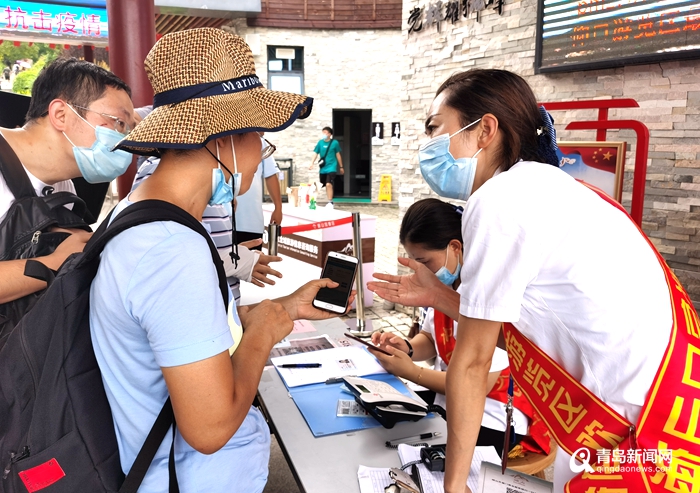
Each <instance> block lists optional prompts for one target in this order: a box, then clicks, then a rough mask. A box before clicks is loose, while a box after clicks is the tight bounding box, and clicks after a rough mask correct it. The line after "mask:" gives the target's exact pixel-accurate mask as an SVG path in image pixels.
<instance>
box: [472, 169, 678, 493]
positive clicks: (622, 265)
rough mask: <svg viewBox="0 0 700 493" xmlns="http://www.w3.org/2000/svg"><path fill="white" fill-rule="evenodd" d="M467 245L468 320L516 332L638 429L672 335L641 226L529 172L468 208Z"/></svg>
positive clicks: (570, 184)
mask: <svg viewBox="0 0 700 493" xmlns="http://www.w3.org/2000/svg"><path fill="white" fill-rule="evenodd" d="M462 236H463V240H464V262H463V267H462V272H461V280H462V284H461V286H460V288H459V293H460V296H461V301H460V313H461V314H462V315H464V316H467V317H472V318H479V319H484V320H493V321H499V322H512V323H513V325H515V327H516V328H517V329H518V330H520V331H521V332H522V333H523V335H525V336H526V337H528V338H529V339H530V340H532V341H533V342H534V343H535V344H536V345H537V346H538V347H539V348H541V349H542V350H543V351H544V352H545V353H547V354H548V355H549V356H550V357H551V358H552V359H554V360H555V361H556V362H557V363H559V364H560V365H561V366H562V367H563V368H564V369H566V370H567V371H568V372H569V373H570V374H571V375H572V376H573V377H574V378H576V379H577V380H578V381H579V382H581V383H582V384H583V385H584V386H585V387H586V388H588V389H589V390H590V391H591V392H593V393H594V394H596V395H597V396H598V397H600V398H601V399H602V400H603V401H605V402H606V403H607V404H608V405H610V406H611V407H612V408H613V409H615V410H616V411H617V412H619V413H620V414H622V415H623V416H625V417H626V418H627V419H628V420H630V421H631V422H636V420H637V418H638V416H639V413H640V410H641V407H642V406H643V404H644V400H645V398H646V394H647V391H648V390H649V388H650V386H651V384H652V382H653V379H654V376H655V374H656V371H657V369H658V367H659V364H660V362H661V359H662V357H663V354H664V352H665V350H666V347H667V345H668V342H669V337H670V331H671V325H672V314H671V305H670V298H669V291H668V287H667V284H666V281H665V277H664V273H663V270H662V268H661V266H660V264H659V261H658V259H657V258H656V256H655V254H654V252H653V251H652V249H651V248H650V247H649V245H648V243H647V241H646V240H645V238H644V237H643V236H642V235H641V234H640V232H639V230H638V229H637V227H636V225H635V224H634V223H633V222H632V221H631V220H630V219H629V218H628V217H627V216H626V215H625V214H623V213H622V212H621V211H619V210H617V209H616V208H615V207H613V206H612V205H610V204H608V203H607V202H606V201H604V200H603V199H602V198H600V197H599V196H598V195H597V194H596V193H595V192H593V191H592V190H590V189H588V188H587V187H585V186H583V185H582V184H580V183H578V182H576V181H575V180H574V179H573V178H571V177H570V176H569V175H567V174H566V173H564V172H563V171H561V170H559V169H557V168H555V167H553V166H550V165H547V164H542V163H535V162H522V161H521V162H519V163H517V164H515V165H514V166H513V167H512V168H511V169H510V170H508V171H507V172H504V173H500V174H498V175H497V176H494V177H493V178H492V179H490V180H489V181H487V182H486V183H485V184H484V185H483V186H482V187H481V188H479V189H478V190H477V191H476V192H475V193H474V194H473V195H472V196H471V197H470V198H469V200H468V201H467V203H466V207H465V210H464V214H463V216H462ZM562 452H563V451H561V450H560V453H561V455H565V454H563V453H562ZM567 457H568V456H567ZM555 479H556V475H555ZM562 485H563V483H562ZM555 489H557V484H556V483H555Z"/></svg>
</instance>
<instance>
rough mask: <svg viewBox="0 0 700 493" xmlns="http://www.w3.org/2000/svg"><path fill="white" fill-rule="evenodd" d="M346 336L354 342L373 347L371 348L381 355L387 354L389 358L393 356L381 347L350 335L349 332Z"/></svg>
mask: <svg viewBox="0 0 700 493" xmlns="http://www.w3.org/2000/svg"><path fill="white" fill-rule="evenodd" d="M345 336H346V337H349V338H350V339H352V340H353V341H357V342H361V343H362V344H364V345H365V346H367V347H371V348H372V349H374V350H375V351H379V352H380V353H384V354H386V355H387V356H391V353H390V352H389V351H385V350H384V349H382V348H380V347H379V346H375V345H374V344H372V343H371V342H367V341H365V340H364V339H360V338H359V337H355V336H354V335H352V334H348V333H347V332H346V333H345Z"/></svg>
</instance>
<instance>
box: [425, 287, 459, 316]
mask: <svg viewBox="0 0 700 493" xmlns="http://www.w3.org/2000/svg"><path fill="white" fill-rule="evenodd" d="M432 307H433V308H434V309H435V310H437V311H439V312H442V313H444V314H445V315H447V316H448V317H450V318H451V319H452V320H457V319H459V293H458V292H457V291H455V290H453V289H452V288H447V289H443V290H441V291H440V293H439V295H438V294H436V296H435V297H434V298H433V303H432Z"/></svg>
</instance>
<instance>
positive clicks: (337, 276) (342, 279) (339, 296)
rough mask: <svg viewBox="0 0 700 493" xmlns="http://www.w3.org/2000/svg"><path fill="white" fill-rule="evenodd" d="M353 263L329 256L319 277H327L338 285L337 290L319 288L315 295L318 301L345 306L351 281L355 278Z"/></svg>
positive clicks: (350, 289)
mask: <svg viewBox="0 0 700 493" xmlns="http://www.w3.org/2000/svg"><path fill="white" fill-rule="evenodd" d="M356 266H357V264H356V263H354V262H348V261H346V260H342V259H339V258H337V257H331V256H329V257H328V259H327V260H326V265H325V266H324V267H323V273H321V277H327V278H329V279H331V280H333V281H335V282H337V283H338V284H339V286H338V287H337V288H332V289H331V288H321V289H320V290H319V292H318V294H317V295H316V299H317V300H318V301H322V302H324V303H329V304H331V305H335V306H345V304H346V303H347V301H348V296H350V291H352V281H353V280H354V278H355V267H356Z"/></svg>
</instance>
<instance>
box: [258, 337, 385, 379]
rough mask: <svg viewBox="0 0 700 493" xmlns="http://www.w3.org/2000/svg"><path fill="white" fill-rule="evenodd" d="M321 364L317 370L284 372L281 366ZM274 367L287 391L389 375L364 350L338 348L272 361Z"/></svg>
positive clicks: (283, 357)
mask: <svg viewBox="0 0 700 493" xmlns="http://www.w3.org/2000/svg"><path fill="white" fill-rule="evenodd" d="M300 363H319V364H320V365H321V366H320V367H318V368H281V367H280V366H281V365H289V364H300ZM272 364H273V365H275V367H277V371H279V374H280V375H281V376H282V378H283V379H284V381H285V383H286V384H287V387H289V388H292V387H299V386H300V385H309V384H312V383H322V382H325V381H326V380H328V379H329V378H338V377H346V376H351V375H352V376H358V377H362V376H365V375H372V374H375V373H386V370H385V369H384V368H382V366H381V365H380V364H379V362H378V361H377V358H375V357H374V356H372V355H371V354H369V352H368V351H367V350H365V349H364V348H361V347H357V346H353V347H339V348H333V349H324V350H321V351H313V352H309V353H300V354H290V355H289V356H280V357H277V358H272Z"/></svg>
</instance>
